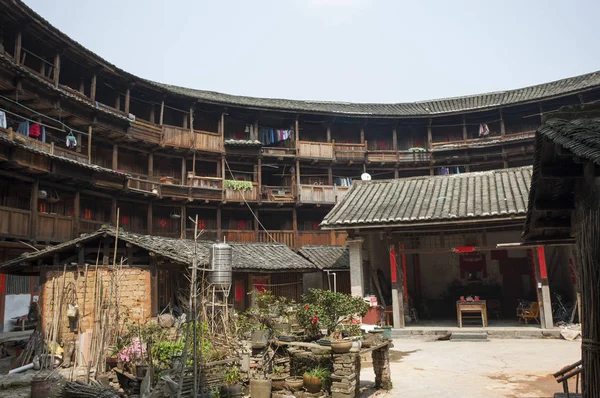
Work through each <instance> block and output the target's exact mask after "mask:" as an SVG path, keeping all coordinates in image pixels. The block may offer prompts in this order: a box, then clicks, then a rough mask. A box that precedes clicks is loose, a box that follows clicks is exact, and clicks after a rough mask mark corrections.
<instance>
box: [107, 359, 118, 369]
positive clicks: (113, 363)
mask: <svg viewBox="0 0 600 398" xmlns="http://www.w3.org/2000/svg"><path fill="white" fill-rule="evenodd" d="M117 366H119V361H118V360H117V358H113V357H108V358H106V371H108V372H110V370H111V369H113V368H116V367H117Z"/></svg>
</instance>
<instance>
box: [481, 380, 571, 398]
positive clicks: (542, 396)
mask: <svg viewBox="0 0 600 398" xmlns="http://www.w3.org/2000/svg"><path fill="white" fill-rule="evenodd" d="M487 377H488V378H489V379H491V380H495V381H499V382H502V383H506V387H507V388H509V389H510V390H511V391H510V392H507V395H506V397H507V398H552V397H553V396H554V393H555V392H559V391H562V385H559V384H558V383H557V382H556V380H555V379H554V377H552V375H550V374H549V375H545V376H540V375H531V374H522V375H507V374H498V375H491V376H487ZM571 384H572V385H571ZM569 391H573V392H574V391H575V383H574V382H573V383H569Z"/></svg>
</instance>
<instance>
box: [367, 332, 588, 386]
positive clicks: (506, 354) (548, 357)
mask: <svg viewBox="0 0 600 398" xmlns="http://www.w3.org/2000/svg"><path fill="white" fill-rule="evenodd" d="M368 359H369V360H370V358H368ZM579 359H581V343H580V342H579V341H566V340H559V339H492V340H489V341H483V342H469V341H437V340H433V338H432V337H429V338H428V339H425V338H405V339H394V348H392V349H391V351H390V367H391V373H392V381H393V385H394V389H393V390H391V391H388V392H383V391H374V390H372V389H371V388H369V387H372V385H373V381H374V374H373V369H372V368H371V367H370V364H369V363H368V362H363V366H362V371H361V387H362V388H363V389H364V390H365V391H364V392H363V393H362V394H361V396H363V397H365V396H370V397H383V396H386V397H402V398H413V397H436V398H446V397H448V398H450V397H452V398H455V397H461V398H488V397H489V398H500V397H509V398H534V397H535V398H540V397H549V398H550V397H553V396H554V393H555V392H559V391H562V387H561V386H560V385H559V384H558V383H556V381H555V380H554V378H553V377H552V373H554V372H556V371H558V370H559V369H560V368H562V367H563V366H566V365H569V364H571V363H573V362H576V361H578V360H579ZM573 391H574V390H573Z"/></svg>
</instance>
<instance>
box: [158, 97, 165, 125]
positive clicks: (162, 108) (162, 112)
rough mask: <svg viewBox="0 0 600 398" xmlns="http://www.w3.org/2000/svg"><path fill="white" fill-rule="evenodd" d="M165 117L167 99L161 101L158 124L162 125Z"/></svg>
mask: <svg viewBox="0 0 600 398" xmlns="http://www.w3.org/2000/svg"><path fill="white" fill-rule="evenodd" d="M164 117H165V100H162V101H160V114H159V116H158V124H160V125H161V126H162V124H163V119H164Z"/></svg>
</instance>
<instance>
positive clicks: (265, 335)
mask: <svg viewBox="0 0 600 398" xmlns="http://www.w3.org/2000/svg"><path fill="white" fill-rule="evenodd" d="M250 341H251V342H252V348H265V347H266V346H267V343H268V341H269V331H268V330H266V329H262V330H253V331H252V336H251V337H250Z"/></svg>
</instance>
